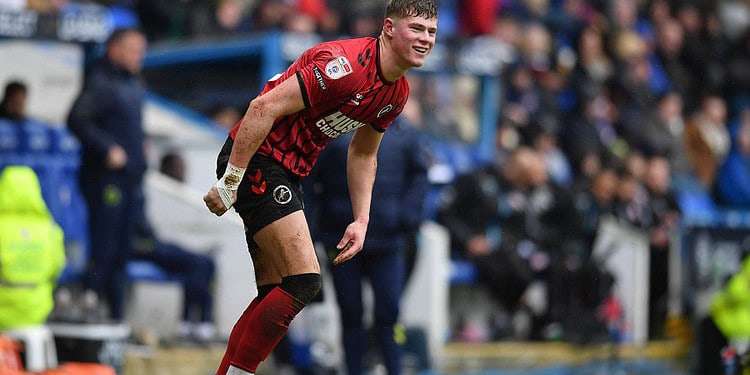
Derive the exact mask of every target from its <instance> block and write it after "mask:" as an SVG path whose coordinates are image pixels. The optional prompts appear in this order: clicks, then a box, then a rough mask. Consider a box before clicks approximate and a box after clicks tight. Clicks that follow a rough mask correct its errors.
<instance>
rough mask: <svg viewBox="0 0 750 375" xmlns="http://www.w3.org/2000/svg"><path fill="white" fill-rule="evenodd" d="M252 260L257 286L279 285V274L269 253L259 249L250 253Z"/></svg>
mask: <svg viewBox="0 0 750 375" xmlns="http://www.w3.org/2000/svg"><path fill="white" fill-rule="evenodd" d="M250 255H251V256H252V258H253V270H254V271H255V283H256V284H257V285H271V284H281V272H280V271H279V270H278V269H277V268H276V264H275V263H274V260H273V259H272V258H271V256H270V254H269V252H262V251H260V249H257V248H256V249H253V250H252V251H250Z"/></svg>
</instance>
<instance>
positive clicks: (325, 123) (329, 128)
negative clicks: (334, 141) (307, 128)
mask: <svg viewBox="0 0 750 375" xmlns="http://www.w3.org/2000/svg"><path fill="white" fill-rule="evenodd" d="M315 126H317V127H318V129H320V131H321V132H323V134H325V135H327V136H329V137H331V138H338V137H339V136H341V135H342V134H345V133H348V132H350V131H352V130H354V129H359V128H361V127H363V126H365V124H364V123H362V122H359V121H357V120H352V119H350V118H349V117H346V115H344V114H343V113H341V112H336V113H332V114H330V115H328V116H326V117H324V118H322V119H320V120H318V122H316V123H315Z"/></svg>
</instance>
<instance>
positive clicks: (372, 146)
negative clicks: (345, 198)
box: [333, 126, 383, 265]
mask: <svg viewBox="0 0 750 375" xmlns="http://www.w3.org/2000/svg"><path fill="white" fill-rule="evenodd" d="M382 139H383V133H381V132H378V131H376V130H375V129H373V128H372V127H370V126H363V127H361V128H359V130H357V132H356V133H355V134H354V138H352V141H351V143H350V144H349V153H348V156H347V162H346V178H347V181H348V184H349V196H350V198H351V201H352V213H353V214H354V221H353V222H352V223H351V224H349V226H347V227H346V232H344V236H343V237H342V238H341V241H339V244H338V246H337V247H338V248H339V250H341V253H339V255H338V256H336V258H335V259H334V260H333V264H335V265H336V264H341V263H343V262H346V261H347V260H349V259H351V258H352V257H353V256H354V255H356V254H357V253H358V252H359V251H360V250H362V245H363V244H364V241H365V234H366V233H367V224H368V223H369V221H370V201H371V198H372V185H373V183H374V182H375V172H376V171H377V167H378V147H380V141H381V140H382Z"/></svg>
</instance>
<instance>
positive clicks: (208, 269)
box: [132, 197, 216, 342]
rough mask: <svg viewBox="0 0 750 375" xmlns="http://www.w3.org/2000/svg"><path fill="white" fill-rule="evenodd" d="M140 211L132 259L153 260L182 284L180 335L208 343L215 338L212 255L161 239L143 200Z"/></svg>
mask: <svg viewBox="0 0 750 375" xmlns="http://www.w3.org/2000/svg"><path fill="white" fill-rule="evenodd" d="M135 204H137V205H138V206H139V207H140V210H141V212H140V214H138V217H137V218H136V219H135V221H136V222H135V233H134V236H133V241H132V246H133V249H132V258H133V259H140V260H147V261H151V262H153V263H154V264H156V265H158V266H159V267H161V268H162V269H163V270H164V271H166V272H167V273H169V275H170V276H173V277H175V278H177V280H179V281H180V283H181V284H182V292H183V293H182V295H183V299H182V316H181V317H182V321H181V323H180V326H179V336H180V337H181V338H183V339H190V340H197V341H198V342H207V341H210V340H212V339H214V338H215V336H216V328H215V326H214V323H213V292H212V290H211V287H212V285H213V281H214V272H215V269H216V265H215V263H214V260H213V258H212V257H211V256H210V255H207V254H202V253H200V252H198V251H196V250H188V249H186V248H185V247H183V246H180V245H178V244H176V243H173V242H167V241H163V240H161V239H160V238H159V237H158V236H157V234H156V232H155V231H154V228H153V227H152V226H151V223H150V222H149V220H148V218H147V217H146V214H145V212H144V211H143V209H144V207H143V205H144V202H143V198H142V197H141V199H140V202H136V203H135Z"/></svg>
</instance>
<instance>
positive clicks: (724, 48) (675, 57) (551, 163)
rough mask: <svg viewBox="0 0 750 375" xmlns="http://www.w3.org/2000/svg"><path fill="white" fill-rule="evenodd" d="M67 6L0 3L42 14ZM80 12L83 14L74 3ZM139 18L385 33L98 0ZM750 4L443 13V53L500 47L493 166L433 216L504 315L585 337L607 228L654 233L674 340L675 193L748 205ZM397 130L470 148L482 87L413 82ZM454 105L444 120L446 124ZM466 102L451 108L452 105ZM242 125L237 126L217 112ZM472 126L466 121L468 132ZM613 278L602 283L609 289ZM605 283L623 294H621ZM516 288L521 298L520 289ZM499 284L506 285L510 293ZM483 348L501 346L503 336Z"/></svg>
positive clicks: (356, 20) (448, 7) (366, 6)
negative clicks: (538, 285)
mask: <svg viewBox="0 0 750 375" xmlns="http://www.w3.org/2000/svg"><path fill="white" fill-rule="evenodd" d="M68 3H69V2H68V1H65V0H57V1H54V0H51V1H31V0H29V1H0V6H9V7H13V6H15V7H17V8H23V7H29V8H32V9H36V10H39V11H54V10H55V9H61V8H62V7H64V6H65V5H66V4H68ZM77 3H81V2H77ZM97 3H99V4H103V5H119V6H126V7H128V8H130V9H132V10H133V11H134V12H135V13H136V14H137V15H138V17H139V19H140V21H141V23H142V29H143V30H144V32H145V34H146V36H147V38H148V39H149V40H150V41H164V40H191V39H204V38H216V37H226V36H237V35H240V34H242V33H251V32H255V31H265V30H284V31H292V32H300V33H318V34H321V35H323V37H324V38H331V37H336V36H340V35H351V36H364V35H374V34H376V33H377V32H378V31H379V29H380V26H381V21H380V20H381V17H382V13H383V9H384V6H385V4H384V3H385V2H384V1H382V0H378V1H373V0H367V1H356V2H350V1H342V0H214V1H194V0H180V1H177V0H152V1H137V0H129V1H128V0H123V1H99V2H97ZM749 25H750V4H749V3H748V2H747V1H741V0H721V1H699V0H695V1H688V0H673V1H670V0H611V1H604V0H589V1H585V0H463V1H459V0H446V1H442V2H441V5H440V23H439V32H438V36H439V40H440V42H439V43H444V44H447V45H456V44H459V43H462V42H463V41H465V40H467V38H473V39H474V40H477V39H481V40H485V41H487V42H488V43H489V44H488V45H489V46H492V47H493V48H496V49H498V50H502V51H503V54H504V56H505V58H504V59H503V64H501V65H500V66H499V67H498V71H497V72H495V73H497V76H498V77H499V78H498V79H499V80H500V81H501V87H502V89H501V92H502V94H501V97H500V101H499V102H498V103H497V107H498V108H499V113H500V116H499V118H498V123H497V132H496V138H495V145H496V151H497V152H496V160H495V161H494V162H493V163H490V165H484V166H480V165H476V168H473V170H472V171H470V172H469V173H468V174H466V175H463V176H459V177H458V178H456V179H455V182H454V183H453V184H452V185H451V186H450V187H449V188H448V189H446V191H445V194H444V197H443V199H442V200H441V203H440V207H439V209H438V212H439V214H438V217H437V218H438V220H439V221H440V222H441V223H443V224H444V225H445V226H446V227H447V228H448V229H449V231H450V233H451V235H452V236H451V238H452V242H453V246H452V248H453V250H454V254H453V256H454V257H458V258H463V259H467V260H469V261H471V262H474V264H475V265H476V267H477V269H478V272H479V280H480V282H484V283H486V285H487V286H488V289H489V290H491V291H492V294H493V295H494V296H495V297H496V299H497V300H498V301H499V302H500V303H501V304H502V305H503V306H504V307H506V308H507V309H508V310H517V309H530V310H534V308H533V306H528V303H527V301H525V300H524V296H523V294H524V292H525V290H526V288H527V287H528V286H529V285H531V284H533V283H534V282H535V281H540V282H542V283H545V284H546V285H547V290H548V296H549V297H548V308H547V309H546V310H545V311H542V312H539V311H533V314H532V315H534V319H535V320H537V321H538V323H539V324H537V325H536V326H534V327H535V328H534V329H532V330H531V332H529V333H528V335H529V337H541V338H556V337H569V336H567V335H571V334H580V333H581V330H580V329H578V328H580V327H579V326H578V325H576V324H579V323H580V317H581V316H582V315H581V314H584V316H587V315H586V314H589V315H591V316H596V315H597V314H599V310H598V307H599V306H601V305H602V303H604V302H605V300H606V298H607V295H608V292H607V290H609V285H600V284H601V283H604V284H607V282H606V280H607V279H608V278H607V276H606V275H604V271H603V270H602V269H601V267H600V266H599V265H598V264H596V262H595V261H594V260H592V257H591V249H592V247H593V243H594V241H595V238H596V235H597V230H598V228H599V223H600V221H601V220H602V219H603V218H605V217H615V218H618V219H619V220H621V221H623V222H627V223H629V224H630V225H632V226H634V227H636V228H639V229H641V230H643V231H645V232H646V233H648V238H649V241H650V247H651V268H652V271H651V273H652V276H655V277H652V283H651V284H652V285H651V310H652V311H650V320H651V326H652V327H651V328H652V329H651V332H652V334H653V335H654V336H657V337H658V336H660V335H662V334H663V325H664V320H665V318H666V313H667V309H666V294H667V284H666V283H667V277H666V276H665V275H666V274H667V271H668V267H667V264H668V251H667V249H668V248H669V245H670V243H669V242H670V232H671V231H672V230H673V229H674V228H675V225H676V223H677V221H678V219H679V217H680V215H681V213H680V211H681V209H684V207H683V206H682V205H681V202H680V199H679V196H680V194H679V192H681V191H688V190H689V191H694V190H697V191H701V192H704V193H705V194H706V195H707V196H709V197H710V198H711V199H712V200H713V201H715V202H716V203H718V204H719V205H724V206H728V207H733V208H748V207H750V68H748V67H750V27H749ZM410 81H411V85H412V89H413V91H412V100H411V101H410V103H409V105H408V106H407V108H406V109H405V110H404V113H403V116H402V117H403V118H404V119H405V120H406V121H409V122H410V123H412V124H413V125H414V126H415V127H416V128H419V129H423V130H425V131H427V132H428V133H431V134H437V135H441V136H449V137H453V138H457V139H460V140H464V141H474V140H476V138H477V136H478V135H479V133H478V131H477V129H476V128H477V127H476V125H472V124H476V122H477V116H478V114H477V108H478V104H477V103H476V101H475V99H476V97H475V96H473V95H472V93H475V92H476V90H477V88H476V82H475V81H472V80H470V79H468V80H463V79H461V78H458V79H456V80H455V82H453V86H452V90H441V88H443V87H442V86H440V85H441V84H442V83H441V81H439V80H433V79H431V78H428V77H426V76H425V75H420V74H416V75H413V76H412V77H410ZM451 102H457V104H458V105H457V106H454V107H453V109H452V110H451V113H450V115H449V116H443V114H444V112H443V111H444V110H445V109H446V108H448V107H450V106H446V105H444V104H445V103H451ZM453 104H456V103H453ZM215 114H216V118H217V119H222V121H221V122H225V123H226V124H227V125H228V126H231V124H233V123H234V122H235V121H236V120H237V118H238V117H239V115H240V114H239V113H238V112H237V111H232V110H231V108H217V109H216V111H215ZM467 124H468V125H467ZM603 280H604V281H603ZM610 284H611V283H610ZM508 285H515V287H513V288H509V287H508ZM498 286H499V287H498ZM493 329H494V330H495V331H497V332H493V333H489V334H488V335H492V334H494V335H496V336H502V335H503V332H504V329H505V328H504V327H502V325H498V326H497V327H494V328H493Z"/></svg>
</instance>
